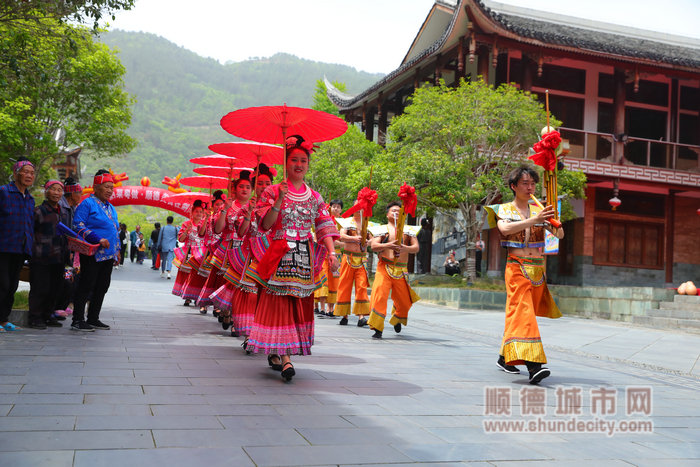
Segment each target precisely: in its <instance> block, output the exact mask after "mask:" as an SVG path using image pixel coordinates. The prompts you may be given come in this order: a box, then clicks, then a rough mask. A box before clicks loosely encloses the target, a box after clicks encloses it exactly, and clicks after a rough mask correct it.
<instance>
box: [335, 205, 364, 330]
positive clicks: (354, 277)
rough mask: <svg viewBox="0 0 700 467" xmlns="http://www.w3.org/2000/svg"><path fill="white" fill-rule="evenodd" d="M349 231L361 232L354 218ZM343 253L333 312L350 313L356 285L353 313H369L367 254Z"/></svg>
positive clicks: (337, 314)
mask: <svg viewBox="0 0 700 467" xmlns="http://www.w3.org/2000/svg"><path fill="white" fill-rule="evenodd" d="M350 222H351V223H352V224H351V226H350V227H348V231H351V230H354V231H355V232H359V230H360V229H359V227H358V226H357V225H356V224H355V220H354V219H350ZM341 253H342V255H343V259H342V262H341V263H340V284H339V285H338V302H337V303H336V305H335V309H334V310H333V314H334V315H336V316H348V315H349V314H350V302H351V299H352V286H353V284H354V285H355V305H354V306H353V307H352V314H354V315H356V316H360V317H361V316H367V315H369V311H370V307H369V296H368V295H367V287H369V278H368V276H367V267H366V262H367V254H366V253H363V252H355V251H347V250H345V249H342V250H341Z"/></svg>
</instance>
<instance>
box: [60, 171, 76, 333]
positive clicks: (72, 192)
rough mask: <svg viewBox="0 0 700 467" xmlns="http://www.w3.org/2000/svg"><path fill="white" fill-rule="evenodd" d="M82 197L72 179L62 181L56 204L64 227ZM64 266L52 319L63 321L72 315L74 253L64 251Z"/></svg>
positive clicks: (71, 220) (74, 275)
mask: <svg viewBox="0 0 700 467" xmlns="http://www.w3.org/2000/svg"><path fill="white" fill-rule="evenodd" d="M82 196H83V187H82V186H81V185H80V183H78V182H77V181H76V180H75V179H73V178H72V177H68V178H66V179H65V180H64V181H63V196H62V197H61V200H60V201H59V202H58V207H59V208H61V222H62V223H63V225H65V226H66V227H71V226H72V225H73V217H74V216H75V208H76V207H77V206H78V204H80V198H82ZM65 258H66V266H68V268H67V270H66V273H65V275H64V279H63V287H62V288H61V292H60V298H59V299H58V301H57V302H56V310H55V313H54V318H56V319H57V320H64V319H66V318H65V315H69V314H72V313H73V307H72V306H71V305H72V304H73V295H74V293H75V284H76V283H77V273H78V270H79V268H77V267H74V266H77V264H78V262H77V261H75V260H76V258H75V253H73V252H70V251H66V256H65Z"/></svg>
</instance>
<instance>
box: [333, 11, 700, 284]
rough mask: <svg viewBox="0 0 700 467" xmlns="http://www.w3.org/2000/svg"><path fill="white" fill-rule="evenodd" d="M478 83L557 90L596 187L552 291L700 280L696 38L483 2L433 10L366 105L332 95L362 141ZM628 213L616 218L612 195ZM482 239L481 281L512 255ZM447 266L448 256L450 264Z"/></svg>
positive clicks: (552, 266) (556, 102)
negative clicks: (427, 103)
mask: <svg viewBox="0 0 700 467" xmlns="http://www.w3.org/2000/svg"><path fill="white" fill-rule="evenodd" d="M477 76H482V77H484V79H485V80H486V81H487V82H489V83H491V84H494V85H499V84H501V83H514V84H515V85H516V86H518V87H519V88H520V89H523V90H527V91H530V92H532V93H536V94H538V95H539V96H542V97H543V95H544V92H545V90H549V93H550V108H551V110H552V113H553V114H554V115H555V116H556V117H557V118H558V119H559V120H561V121H562V122H564V126H563V127H562V128H560V131H561V133H562V137H563V138H565V139H568V141H569V145H570V152H569V153H568V154H567V156H566V157H565V159H564V163H565V165H566V166H567V168H568V169H569V170H579V171H583V172H584V173H585V174H586V176H587V179H588V187H587V190H586V199H585V200H577V202H575V203H574V204H575V206H576V210H577V215H578V216H579V217H578V218H577V219H575V220H573V221H569V222H567V223H566V224H565V228H566V232H567V233H566V237H565V239H564V241H563V242H562V244H561V245H560V251H559V254H558V255H556V256H552V257H550V260H549V261H548V275H549V279H550V281H551V282H553V283H558V284H571V285H631V286H665V285H666V286H668V285H671V284H674V285H676V286H677V285H678V284H679V283H681V282H684V281H687V280H695V281H697V280H698V279H700V253H699V251H700V248H699V247H698V243H697V242H698V237H700V209H699V208H700V40H697V39H691V38H685V37H677V36H672V35H668V34H662V33H657V32H652V31H645V30H639V29H633V28H628V27H623V26H617V25H612V24H606V23H600V22H595V21H589V20H584V19H580V18H572V17H567V16H562V15H558V14H552V13H548V12H543V11H534V10H529V9H524V8H519V7H514V6H509V5H503V4H498V3H495V2H491V1H487V0H437V1H436V2H435V4H434V5H433V7H432V8H431V10H430V12H429V13H428V16H427V18H426V19H425V21H424V23H423V25H422V27H421V28H420V30H419V31H418V33H417V35H416V37H415V39H414V40H413V43H412V44H410V47H409V49H408V52H407V54H406V56H405V57H404V59H403V61H402V62H401V64H400V66H399V67H398V68H397V69H396V70H394V71H392V72H391V73H389V74H388V75H387V76H385V77H384V78H382V79H381V80H379V81H378V82H377V83H375V84H374V85H372V86H371V87H370V88H368V89H366V90H364V91H363V92H361V93H360V94H358V95H355V96H350V95H347V94H344V93H341V92H340V91H338V90H337V89H335V88H334V87H333V86H332V85H331V84H330V83H328V82H327V85H328V96H329V97H330V98H331V100H332V101H333V102H334V104H335V105H336V106H337V107H338V109H339V110H340V112H341V114H342V115H343V116H344V117H345V118H346V120H347V121H348V122H350V123H354V124H358V125H362V128H363V130H364V132H365V135H366V137H367V138H368V139H372V140H376V141H377V142H378V143H380V144H384V142H385V135H386V130H387V126H388V124H389V122H390V121H391V118H392V117H393V116H395V115H399V114H401V113H402V111H403V109H404V107H405V106H406V104H407V98H408V97H409V96H410V95H411V94H412V92H413V91H414V89H416V88H417V87H418V86H424V85H429V84H430V83H434V82H437V80H439V79H443V80H445V82H446V84H448V85H452V84H454V85H456V84H457V83H458V82H459V79H460V78H465V79H472V78H476V77H477ZM615 194H616V195H617V197H618V198H619V199H620V200H621V205H620V206H619V207H618V208H617V209H616V210H613V209H612V207H611V205H610V204H609V200H611V198H613V197H614V195H615ZM484 234H485V235H484V238H488V247H487V250H488V251H487V254H486V255H485V258H487V259H486V264H487V266H488V267H487V270H488V271H489V272H490V273H493V274H494V275H496V274H498V273H499V272H498V270H499V269H500V267H501V264H502V261H503V256H504V252H503V251H501V249H500V248H499V246H498V241H497V235H496V232H495V231H490V232H488V233H487V232H484ZM442 259H444V256H443V257H442Z"/></svg>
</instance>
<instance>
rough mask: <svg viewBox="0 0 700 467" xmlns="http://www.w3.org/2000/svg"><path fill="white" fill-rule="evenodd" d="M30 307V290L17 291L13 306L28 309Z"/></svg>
mask: <svg viewBox="0 0 700 467" xmlns="http://www.w3.org/2000/svg"><path fill="white" fill-rule="evenodd" d="M28 307H29V291H28V290H20V291H18V292H15V303H14V304H13V305H12V308H14V309H17V310H26V309H27V308H28Z"/></svg>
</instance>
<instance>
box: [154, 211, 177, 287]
mask: <svg viewBox="0 0 700 467" xmlns="http://www.w3.org/2000/svg"><path fill="white" fill-rule="evenodd" d="M177 233H178V228H177V227H175V226H174V225H173V216H168V219H167V224H166V225H165V226H164V227H162V228H161V229H160V233H159V234H158V250H160V254H161V259H160V277H164V276H165V273H166V272H167V273H168V279H170V268H171V267H172V263H173V255H174V254H175V248H177Z"/></svg>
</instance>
